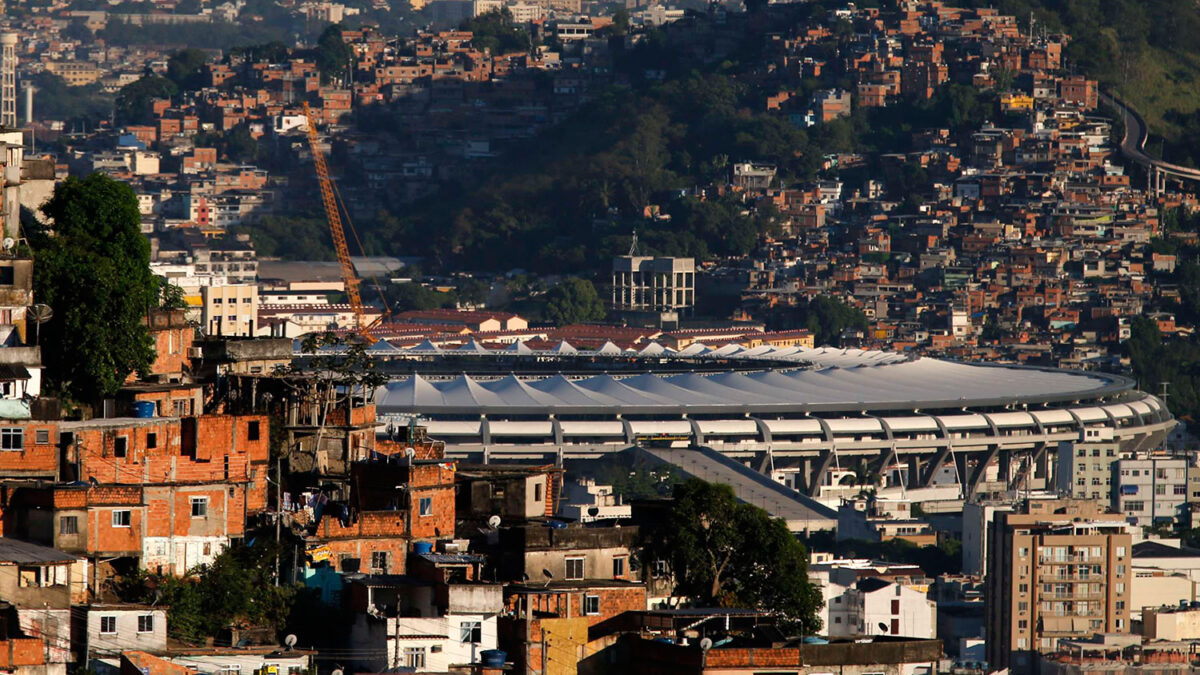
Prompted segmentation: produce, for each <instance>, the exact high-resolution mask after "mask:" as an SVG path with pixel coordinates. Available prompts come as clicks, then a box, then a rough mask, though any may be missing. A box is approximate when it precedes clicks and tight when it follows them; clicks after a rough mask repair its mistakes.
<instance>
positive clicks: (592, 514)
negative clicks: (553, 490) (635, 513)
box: [558, 478, 633, 523]
mask: <svg viewBox="0 0 1200 675" xmlns="http://www.w3.org/2000/svg"><path fill="white" fill-rule="evenodd" d="M632 508H633V507H631V506H630V505H629V504H625V503H623V502H622V500H621V496H620V495H618V494H614V493H613V489H612V486H611V485H597V484H596V481H595V479H592V478H585V479H582V480H578V481H575V482H572V483H568V484H566V485H564V486H563V495H562V502H561V505H560V506H559V509H558V512H559V513H560V514H561V515H562V516H563V517H564V518H570V519H572V520H575V521H578V522H580V523H590V522H593V521H596V520H616V519H619V518H628V517H630V515H631V514H632Z"/></svg>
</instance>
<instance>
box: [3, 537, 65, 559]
mask: <svg viewBox="0 0 1200 675" xmlns="http://www.w3.org/2000/svg"><path fill="white" fill-rule="evenodd" d="M76 560H78V558H76V557H75V556H73V555H71V554H69V553H63V552H62V551H59V550H58V549H54V548H50V547H49V546H39V545H38V544H31V543H29V542H27V541H21V540H20V539H10V538H8V537H0V564H2V563H10V564H15V565H38V564H46V563H63V562H75V561H76Z"/></svg>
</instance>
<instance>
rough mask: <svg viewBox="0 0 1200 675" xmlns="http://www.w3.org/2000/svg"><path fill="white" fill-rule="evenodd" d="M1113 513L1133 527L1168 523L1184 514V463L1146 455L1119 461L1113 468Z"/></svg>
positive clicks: (1174, 458) (1185, 461)
mask: <svg viewBox="0 0 1200 675" xmlns="http://www.w3.org/2000/svg"><path fill="white" fill-rule="evenodd" d="M1113 478H1114V479H1115V481H1116V485H1115V487H1114V489H1113V491H1112V506H1113V510H1114V511H1116V512H1118V513H1122V514H1124V515H1125V519H1126V520H1128V521H1129V522H1130V523H1131V524H1133V525H1139V526H1150V525H1154V524H1155V523H1160V522H1167V523H1171V522H1174V521H1175V520H1177V519H1179V518H1181V517H1183V516H1184V514H1185V508H1186V505H1187V500H1188V496H1187V491H1188V484H1187V480H1188V461H1187V459H1185V458H1183V457H1171V456H1167V455H1146V456H1141V457H1136V458H1132V459H1120V460H1117V462H1116V463H1115V465H1114V468H1113Z"/></svg>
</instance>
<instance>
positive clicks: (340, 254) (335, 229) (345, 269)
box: [304, 103, 369, 339]
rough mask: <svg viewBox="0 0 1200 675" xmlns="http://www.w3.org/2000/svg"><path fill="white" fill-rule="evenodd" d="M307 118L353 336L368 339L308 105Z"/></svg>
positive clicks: (347, 250) (305, 105) (318, 180)
mask: <svg viewBox="0 0 1200 675" xmlns="http://www.w3.org/2000/svg"><path fill="white" fill-rule="evenodd" d="M304 117H305V118H306V119H307V120H308V147H309V150H310V151H311V152H312V158H313V164H314V165H315V166H316V169H317V182H318V183H320V185H321V202H322V203H323V204H324V205H325V219H326V220H327V221H329V235H330V237H331V238H332V239H333V247H334V249H335V250H336V251H337V259H338V265H339V266H340V267H341V270H342V283H343V284H345V286H346V295H348V296H349V297H350V308H351V310H353V311H354V332H355V333H358V334H359V335H362V336H364V337H368V339H369V336H367V329H368V326H367V324H366V319H365V313H364V312H363V303H362V293H360V292H359V289H358V284H359V279H358V276H357V275H356V274H355V273H354V263H353V262H351V260H350V247H349V246H348V245H347V244H346V229H345V228H344V227H343V226H342V214H341V211H340V210H339V209H338V203H337V196H336V195H335V194H334V191H333V180H332V179H331V178H330V177H329V166H328V165H327V164H326V163H325V155H324V153H322V152H321V147H320V138H319V137H318V136H317V125H316V124H315V123H314V122H313V117H312V112H311V111H310V110H309V108H308V103H305V104H304Z"/></svg>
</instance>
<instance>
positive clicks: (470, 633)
mask: <svg viewBox="0 0 1200 675" xmlns="http://www.w3.org/2000/svg"><path fill="white" fill-rule="evenodd" d="M458 641H459V642H463V643H468V642H471V643H476V642H483V623H481V622H479V621H463V622H462V623H460V624H458Z"/></svg>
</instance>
